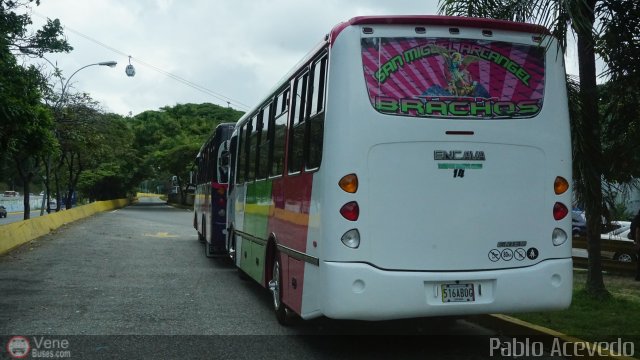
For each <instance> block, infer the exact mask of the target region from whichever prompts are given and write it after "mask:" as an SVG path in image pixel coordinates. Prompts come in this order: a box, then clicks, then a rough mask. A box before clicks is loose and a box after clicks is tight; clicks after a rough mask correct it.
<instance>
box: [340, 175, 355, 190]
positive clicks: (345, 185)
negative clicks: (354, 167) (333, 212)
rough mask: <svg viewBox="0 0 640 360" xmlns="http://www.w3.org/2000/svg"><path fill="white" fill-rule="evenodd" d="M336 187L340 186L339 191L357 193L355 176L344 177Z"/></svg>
mask: <svg viewBox="0 0 640 360" xmlns="http://www.w3.org/2000/svg"><path fill="white" fill-rule="evenodd" d="M338 186H340V189H342V190H344V191H346V192H348V193H351V194H354V193H355V192H356V191H358V176H356V174H349V175H345V176H343V177H342V179H340V181H339V182H338Z"/></svg>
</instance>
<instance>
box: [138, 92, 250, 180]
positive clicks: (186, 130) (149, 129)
mask: <svg viewBox="0 0 640 360" xmlns="http://www.w3.org/2000/svg"><path fill="white" fill-rule="evenodd" d="M242 114H243V113H242V112H241V111H237V110H234V109H231V108H224V107H221V106H218V105H214V104H209V103H205V104H179V105H176V106H174V107H164V108H161V109H160V111H145V112H143V113H141V114H138V115H136V116H135V117H134V118H131V119H129V120H128V122H129V124H130V126H131V128H132V129H133V132H134V134H135V140H134V144H135V145H134V146H135V147H136V149H137V150H138V152H139V153H140V154H144V155H142V158H143V167H144V173H145V174H146V175H147V178H149V179H155V182H156V183H159V184H165V183H166V182H167V181H168V179H170V178H171V177H172V176H177V177H178V181H179V182H180V183H181V185H182V186H181V188H182V187H184V186H185V185H187V184H186V181H184V180H185V179H187V178H188V174H189V170H190V169H191V168H192V165H193V163H194V160H195V157H196V155H197V153H198V150H199V149H200V147H201V146H202V144H203V143H204V142H205V141H206V139H207V138H208V137H209V136H210V135H211V133H212V132H213V130H214V129H215V127H216V126H217V125H218V124H220V123H223V122H235V121H237V120H238V119H239V118H240V117H241V116H242Z"/></svg>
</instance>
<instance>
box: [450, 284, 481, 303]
mask: <svg viewBox="0 0 640 360" xmlns="http://www.w3.org/2000/svg"><path fill="white" fill-rule="evenodd" d="M441 289H442V302H443V303H448V302H472V301H475V300H476V293H475V291H474V289H473V284H442V285H441Z"/></svg>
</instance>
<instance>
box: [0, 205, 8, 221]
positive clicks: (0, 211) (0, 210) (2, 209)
mask: <svg viewBox="0 0 640 360" xmlns="http://www.w3.org/2000/svg"><path fill="white" fill-rule="evenodd" d="M3 217H4V218H6V217H7V208H5V207H4V206H2V205H0V218H3Z"/></svg>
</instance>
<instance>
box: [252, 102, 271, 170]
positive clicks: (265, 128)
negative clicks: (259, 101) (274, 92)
mask: <svg viewBox="0 0 640 360" xmlns="http://www.w3.org/2000/svg"><path fill="white" fill-rule="evenodd" d="M271 117H272V116H271V103H269V104H268V105H267V106H265V107H264V108H263V109H262V111H261V112H260V123H261V124H262V132H261V136H260V146H259V159H258V172H257V173H256V175H257V177H258V179H266V178H267V176H268V173H269V169H270V164H269V154H270V152H271V144H272V143H273V141H272V139H273V134H272V131H271V130H272V129H271V128H272V126H271Z"/></svg>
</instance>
